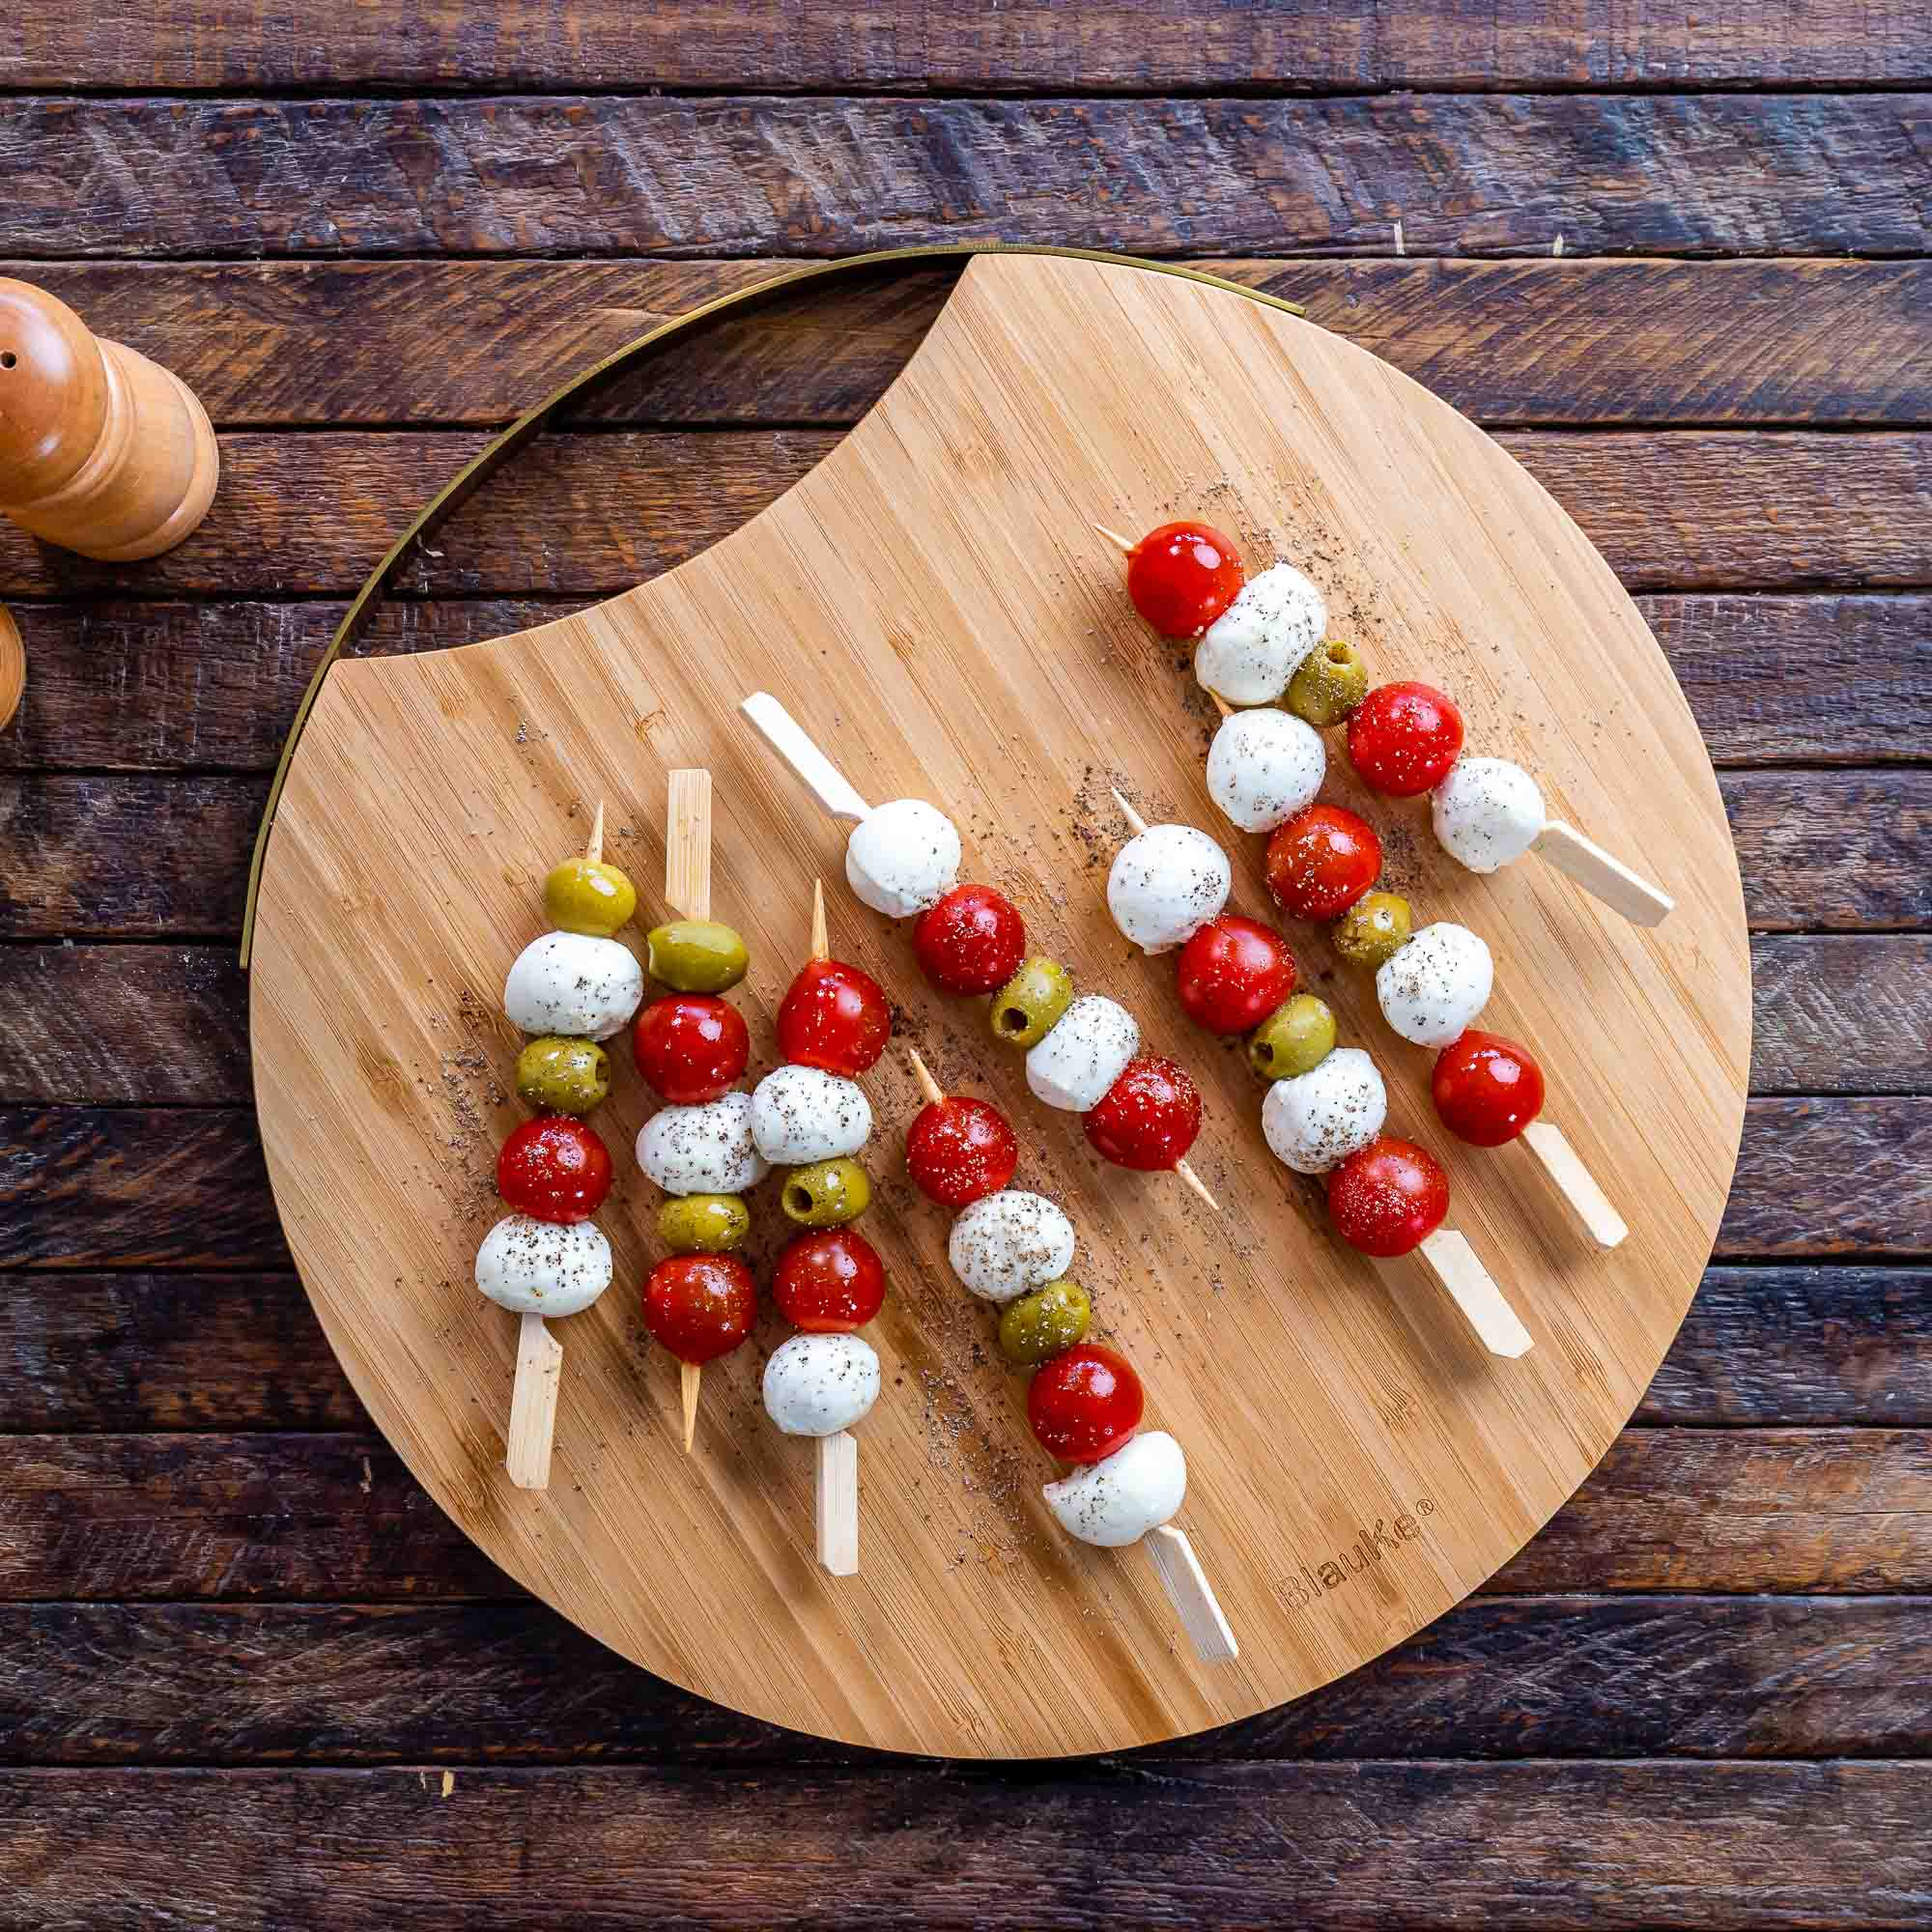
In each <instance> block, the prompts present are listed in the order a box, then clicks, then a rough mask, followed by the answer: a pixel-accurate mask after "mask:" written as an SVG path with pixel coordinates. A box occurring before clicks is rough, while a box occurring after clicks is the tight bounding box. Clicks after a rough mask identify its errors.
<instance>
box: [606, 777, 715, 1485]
mask: <svg viewBox="0 0 1932 1932" xmlns="http://www.w3.org/2000/svg"><path fill="white" fill-rule="evenodd" d="M603 810H604V809H603V807H602V806H599V807H598V823H599V825H600V826H601V825H602V823H603ZM665 901H666V903H667V904H668V906H669V907H670V909H671V911H672V912H674V913H676V914H677V915H678V917H679V918H681V919H709V918H710V917H711V774H710V773H709V772H707V771H705V770H704V769H703V768H702V767H701V766H696V767H693V766H687V767H685V768H683V769H681V770H678V771H674V772H672V773H671V775H670V785H669V806H668V817H667V820H666V825H665ZM677 1372H678V1394H679V1397H680V1399H681V1401H682V1403H683V1407H684V1453H685V1454H686V1455H687V1456H689V1455H690V1454H691V1445H692V1444H693V1443H694V1442H695V1441H696V1439H697V1391H698V1386H699V1384H700V1383H701V1382H702V1381H703V1379H704V1369H703V1366H702V1365H701V1364H700V1363H697V1362H680V1363H678V1365H677Z"/></svg>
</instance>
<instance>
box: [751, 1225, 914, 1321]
mask: <svg viewBox="0 0 1932 1932" xmlns="http://www.w3.org/2000/svg"><path fill="white" fill-rule="evenodd" d="M772 1299H773V1300H774V1301H776V1302H777V1303H778V1305H779V1312H780V1314H781V1315H782V1316H783V1317H784V1319H785V1320H786V1321H789V1322H790V1323H791V1325H792V1326H793V1327H794V1328H803V1329H804V1330H805V1332H806V1333H807V1334H808V1335H849V1334H850V1333H851V1332H852V1330H853V1329H855V1328H863V1327H864V1326H865V1325H866V1323H867V1322H868V1321H870V1320H871V1319H872V1317H873V1316H875V1315H876V1314H877V1313H878V1312H879V1310H880V1309H881V1308H883V1307H884V1306H885V1301H886V1270H885V1267H884V1264H882V1263H881V1262H880V1260H879V1256H878V1250H877V1249H875V1248H874V1247H873V1246H872V1244H871V1242H870V1241H868V1240H867V1238H866V1237H865V1236H864V1235H855V1234H854V1233H853V1232H852V1230H851V1229H850V1228H827V1229H826V1230H825V1231H824V1233H822V1234H817V1235H802V1236H800V1237H799V1238H798V1239H797V1240H795V1241H794V1242H793V1243H792V1244H791V1246H790V1247H788V1248H787V1249H786V1250H785V1251H784V1253H783V1254H781V1256H780V1257H779V1265H778V1271H777V1272H776V1273H775V1274H774V1275H773V1276H772Z"/></svg>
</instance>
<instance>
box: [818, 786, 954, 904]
mask: <svg viewBox="0 0 1932 1932" xmlns="http://www.w3.org/2000/svg"><path fill="white" fill-rule="evenodd" d="M958 877H959V832H958V829H957V827H955V826H954V825H953V823H952V819H950V818H948V817H947V815H946V814H945V813H944V812H943V811H941V810H939V809H938V807H936V806H931V805H927V804H926V802H925V801H924V800H923V798H895V799H894V800H893V801H892V803H891V804H889V805H878V806H874V807H873V808H872V810H870V811H868V812H867V814H866V815H865V817H864V818H862V819H861V820H860V821H859V823H858V825H857V826H856V827H855V828H854V829H853V833H852V836H851V838H848V839H847V840H846V841H845V878H846V881H847V883H848V884H849V885H850V886H851V888H852V890H853V891H854V892H855V893H857V894H858V895H859V896H860V897H861V898H862V899H864V900H865V901H866V903H867V905H868V906H870V907H871V908H872V910H873V911H874V912H882V913H884V914H885V916H886V917H887V918H888V919H910V918H912V916H913V915H914V914H915V913H922V912H923V911H924V910H925V909H926V907H927V906H932V905H937V904H938V903H939V901H940V900H941V899H943V898H944V897H945V896H946V895H947V894H948V893H950V892H951V891H952V888H953V885H954V883H955V882H956V881H957V879H958Z"/></svg>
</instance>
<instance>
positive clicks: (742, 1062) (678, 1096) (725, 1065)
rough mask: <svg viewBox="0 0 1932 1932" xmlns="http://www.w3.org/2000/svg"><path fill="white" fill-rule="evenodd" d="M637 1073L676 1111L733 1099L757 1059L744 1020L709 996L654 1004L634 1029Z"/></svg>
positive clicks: (725, 1003)
mask: <svg viewBox="0 0 1932 1932" xmlns="http://www.w3.org/2000/svg"><path fill="white" fill-rule="evenodd" d="M631 1050H632V1052H634V1053H635V1054H636V1055H637V1057H638V1071H639V1073H641V1074H642V1075H643V1076H644V1078H645V1079H646V1080H648V1081H649V1082H650V1083H651V1085H652V1087H654V1088H655V1089H656V1090H657V1092H658V1093H660V1094H663V1096H664V1097H665V1098H666V1099H667V1100H668V1101H669V1102H670V1103H671V1104H672V1105H673V1106H675V1107H690V1106H695V1105H696V1104H697V1103H698V1102H699V1101H702V1100H715V1099H717V1097H718V1096H719V1094H724V1093H728V1092H729V1091H730V1088H731V1086H732V1083H733V1082H734V1081H736V1080H737V1079H738V1078H739V1077H740V1076H741V1075H742V1074H743V1073H744V1071H745V1067H746V1065H747V1064H748V1063H749V1062H750V1060H751V1058H752V1037H751V1035H750V1034H748V1033H747V1032H746V1031H745V1018H744V1015H743V1014H742V1013H740V1012H739V1010H738V1009H737V1008H736V1007H734V1006H732V1005H731V1003H730V1002H729V1001H728V1000H720V999H717V998H714V997H713V996H712V995H711V994H709V993H672V994H670V995H668V997H667V998H665V999H662V1000H653V1001H652V1002H651V1003H650V1005H649V1006H647V1007H646V1008H645V1009H643V1011H642V1012H640V1013H639V1015H638V1023H637V1025H636V1026H635V1027H633V1028H632V1029H631Z"/></svg>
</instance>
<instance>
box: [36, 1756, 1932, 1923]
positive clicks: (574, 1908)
mask: <svg viewBox="0 0 1932 1932" xmlns="http://www.w3.org/2000/svg"><path fill="white" fill-rule="evenodd" d="M1928 1804H1932V1766H1925V1765H1910V1764H1888V1765H1863V1764H1831V1765H1804V1764H1778V1765H1750V1764H1723V1765H1688V1764H1658V1763H1634V1764H1548V1763H1539V1764H1522V1765H1486V1766H1477V1765H1464V1764H1395V1765H1391V1764H1350V1765H1233V1766H1226V1767H1220V1766H1181V1765H1175V1766H1171V1767H1166V1768H1164V1769H1163V1770H1162V1771H1161V1772H1160V1773H1159V1774H1158V1775H1154V1774H1152V1773H1151V1770H1150V1769H1149V1768H1147V1767H1143V1766H1141V1765H1138V1764H1133V1763H1128V1764H1123V1765H1118V1766H1117V1765H1110V1764H1107V1763H1105V1762H1104V1761H1103V1762H1099V1763H1093V1764H1083V1765H1080V1766H1078V1767H1075V1768H1071V1769H1068V1768H1057V1769H1056V1770H1055V1771H1054V1772H1053V1773H1052V1775H1050V1776H1045V1777H1040V1776H1029V1777H1023V1778H1020V1777H1014V1776H1012V1774H1011V1773H1010V1772H1001V1771H998V1770H976V1771H967V1770H961V1769H958V1768H952V1767H937V1768H935V1767H920V1766H911V1765H901V1766H893V1767H890V1768H882V1769H877V1770H869V1771H867V1772H864V1773H839V1772H834V1771H829V1770H815V1771H814V1770H809V1769H802V1770H800V1771H798V1772H796V1773H794V1774H790V1775H785V1774H774V1773H771V1772H767V1771H764V1770H760V1769H751V1768H748V1769H747V1770H745V1771H743V1772H740V1773H738V1774H736V1775H732V1774H730V1773H725V1774H720V1773H718V1772H714V1771H709V1770H701V1769H700V1770H694V1771H685V1772H677V1771H671V1770H660V1769H653V1768H643V1767H639V1768H632V1769H615V1768H613V1769H608V1770H595V1769H585V1768H580V1767H572V1768H569V1769H557V1770H526V1771H494V1770H484V1771H476V1770H469V1769H465V1770H463V1771H461V1772H459V1773H456V1774H454V1775H453V1776H452V1778H451V1779H449V1780H443V1779H441V1778H440V1776H439V1775H438V1774H437V1773H436V1772H435V1771H433V1770H430V1771H423V1772H412V1771H407V1770H402V1769H397V1770H391V1771H344V1772H308V1771H289V1772H237V1771H203V1770H195V1771H182V1772H179V1773H173V1774H170V1775H168V1776H155V1775H153V1774H151V1773H149V1774H144V1773H141V1772H127V1771H39V1772H35V1771H15V1772H10V1773H7V1774H6V1775H4V1776H0V1841H4V1842H5V1843H6V1844H7V1845H8V1847H9V1854H8V1856H7V1863H8V1864H9V1865H10V1866H11V1867H12V1871H11V1876H12V1877H13V1879H14V1888H13V1896H12V1899H11V1900H10V1906H11V1913H10V1916H11V1917H12V1918H13V1920H14V1923H16V1924H21V1925H27V1924H33V1925H46V1924H65V1925H80V1924H84V1925H87V1926H89V1927H98V1928H101V1932H118V1928H123V1927H126V1928H130V1932H147V1928H149V1927H151V1926H152V1925H154V1924H155V1923H156V1920H157V1919H159V1918H162V1917H163V1916H164V1915H172V1916H173V1917H174V1918H177V1919H178V1920H181V1921H183V1922H186V1923H191V1924H211V1925H215V1924H218V1925H220V1926H221V1927H223V1928H224V1932H255V1928H262V1932H279V1928H281V1927H284V1926H289V1925H300V1926H303V1927H305V1928H308V1932H366V1928H367V1927H368V1926H370V1925H372V1924H382V1923H392V1922H406V1923H408V1924H410V1925H411V1926H412V1927H419V1928H424V1932H429V1928H436V1927H442V1926H452V1927H465V1928H469V1927H473V1926H475V1925H477V1924H479V1923H483V1922H489V1921H495V1920H503V1921H507V1922H511V1923H514V1924H516V1925H518V1926H520V1927H529V1928H532V1932H543V1928H548V1927H553V1926H554V1927H559V1928H567V1932H615V1928H619V1927H624V1928H629V1927H634V1926H637V1925H639V1924H640V1923H646V1922H658V1923H675V1924H679V1925H719V1926H731V1927H739V1926H744V1925H747V1924H778V1923H782V1924H786V1925H797V1926H807V1927H832V1926H841V1927H843V1926H852V1925H865V1926H868V1927H869V1926H894V1927H899V1926H903V1927H920V1928H922V1932H955V1928H957V1932H968V1929H969V1928H970V1929H971V1932H977V1928H979V1927H981V1926H985V1925H989V1924H1024V1925H1037V1926H1043V1925H1051V1926H1054V1927H1059V1928H1066V1932H1087V1928H1093V1929H1094V1932H1100V1929H1101V1928H1112V1927H1114V1926H1116V1925H1120V1924H1122V1923H1132V1924H1140V1925H1166V1926H1193V1925H1274V1924H1294V1925H1298V1926H1306V1927H1309V1928H1312V1932H1325V1928H1342V1927H1350V1928H1358V1927H1361V1926H1364V1925H1370V1924H1373V1925H1378V1926H1390V1927H1404V1928H1409V1927H1413V1928H1418V1929H1419V1928H1425V1927H1441V1926H1444V1925H1478V1924H1480V1925H1491V1926H1497V1927H1503V1928H1514V1927H1523V1928H1532V1927H1533V1928H1547V1927H1575V1926H1585V1925H1588V1926H1628V1927H1636V1926H1687V1927H1696V1928H1698V1932H1743V1928H1746V1927H1749V1928H1752V1932H1786V1928H1792V1932H1796V1928H1826V1927H1854V1926H1860V1927H1861V1926H1877V1925H1905V1924H1917V1923H1919V1922H1921V1921H1922V1919H1923V1918H1924V1916H1925V1915H1926V1913H1927V1912H1928V1910H1932V1869H1928V1864H1927V1859H1926V1853H1925V1832H1924V1821H1925V1812H1926V1807H1927V1805H1928ZM322 1820H326V1830H321V1831H319V1830H318V1821H322ZM297 1847H300V1848H302V1850H301V1855H299V1856H296V1855H293V1854H294V1852H295V1848H297Z"/></svg>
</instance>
